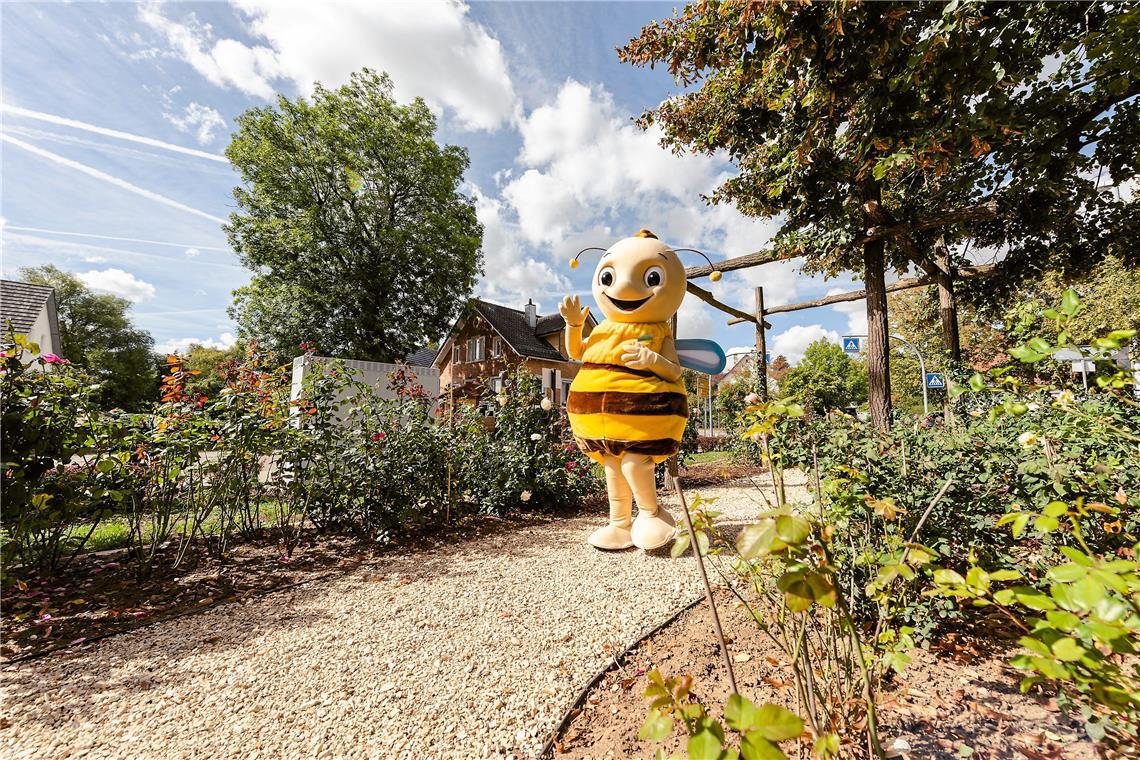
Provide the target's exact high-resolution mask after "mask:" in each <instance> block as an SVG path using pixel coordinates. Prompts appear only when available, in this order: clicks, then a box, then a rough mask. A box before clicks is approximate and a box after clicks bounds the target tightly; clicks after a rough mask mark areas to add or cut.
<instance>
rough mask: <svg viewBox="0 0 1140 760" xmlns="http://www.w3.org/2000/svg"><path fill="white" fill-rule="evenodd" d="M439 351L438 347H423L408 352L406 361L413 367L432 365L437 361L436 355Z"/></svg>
mask: <svg viewBox="0 0 1140 760" xmlns="http://www.w3.org/2000/svg"><path fill="white" fill-rule="evenodd" d="M438 353H439V349H438V348H431V347H430V346H429V347H427V348H421V349H419V350H416V351H413V352H411V353H410V354H408V355H407V356H406V357H405V358H404V361H406V362H407V363H408V364H410V365H412V366H413V367H430V366H431V363H432V362H434V361H435V355H436V354H438Z"/></svg>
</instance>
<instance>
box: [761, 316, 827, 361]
mask: <svg viewBox="0 0 1140 760" xmlns="http://www.w3.org/2000/svg"><path fill="white" fill-rule="evenodd" d="M820 338H824V339H826V340H829V341H831V342H833V343H838V342H839V334H838V333H836V332H835V331H834V330H826V329H824V327H823V325H796V326H794V327H789V328H788V329H787V330H785V331H784V332H782V333H780V334H779V335H777V336H775V337H774V338H772V348H771V349H770V353H771V354H772V356H779V355H781V354H783V356H784V358H786V359H787V360H788V363H789V364H796V363H797V362H799V360H800V359H802V358H803V356H804V351H806V350H807V347H808V346H810V345H811V344H812V343H815V342H816V341H817V340H819V339H820Z"/></svg>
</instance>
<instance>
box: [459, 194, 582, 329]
mask: <svg viewBox="0 0 1140 760" xmlns="http://www.w3.org/2000/svg"><path fill="white" fill-rule="evenodd" d="M472 194H473V195H474V196H475V214H476V216H477V217H478V218H479V222H480V223H481V224H482V225H483V270H484V272H485V275H484V277H483V280H482V282H480V284H479V295H480V296H482V297H484V298H488V299H490V300H493V301H496V302H498V303H502V304H505V305H508V306H512V307H514V308H518V307H520V306H521V305H522V304H524V303H526V301H527V299H529V298H533V299H534V301H535V303H536V304H538V305H539V312H540V313H553V311H554V310H555V308H556V304H557V302H558V301H559V300H560V298H561V296H562V295H563V294H565V293H566V292H567V291H568V290H569V289H570V283H569V281H568V280H567V279H566V278H565V277H563V276H562V275H560V274H558V273H556V272H555V271H554V269H553V268H552V267H551V266H550V264H549V263H547V262H545V261H539V260H537V259H535V258H533V257H531V256H527V255H526V254H525V253H524V251H523V245H522V242H521V241H520V240H519V233H518V226H517V225H515V224H513V223H511V222H510V221H508V220H506V219H505V218H504V217H503V203H502V201H500V200H498V199H496V198H492V197H490V196H486V195H483V194H481V193H480V192H479V190H478V188H474V191H473V193H472Z"/></svg>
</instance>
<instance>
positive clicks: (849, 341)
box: [840, 335, 946, 417]
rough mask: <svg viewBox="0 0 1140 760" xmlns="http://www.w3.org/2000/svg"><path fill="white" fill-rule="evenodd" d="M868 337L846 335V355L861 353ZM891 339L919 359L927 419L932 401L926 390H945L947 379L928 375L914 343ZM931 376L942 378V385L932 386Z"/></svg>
mask: <svg viewBox="0 0 1140 760" xmlns="http://www.w3.org/2000/svg"><path fill="white" fill-rule="evenodd" d="M866 337H867V336H866V335H844V336H843V338H842V339H841V340H840V342H841V343H842V345H843V351H844V353H848V354H857V353H859V352H860V351H861V350H862V347H863V340H864V339H865V338H866ZM889 337H891V338H894V339H895V340H897V341H901V342H902V343H904V344H906V345H907V346H908V347H909V348H910V350H911V351H914V355H915V356H917V357H918V372H919V375H921V376H922V416H923V417H925V416H927V415H929V414H930V400H929V399H928V398H927V394H926V389H927V388H928V387H929V388H945V387H946V378H945V376H944V375H943V374H942V373H941V372H930V373H927V371H926V362H925V361H924V360H923V358H922V354H921V353H920V352H919V350H918V348H917V347H915V345H914V344H913V343H911V342H910V341H909V340H907V339H906V338H904V337H903V336H901V335H891V336H889ZM931 376H937V377H938V378H940V379H941V382H942V385H938V386H936V385H930V378H931Z"/></svg>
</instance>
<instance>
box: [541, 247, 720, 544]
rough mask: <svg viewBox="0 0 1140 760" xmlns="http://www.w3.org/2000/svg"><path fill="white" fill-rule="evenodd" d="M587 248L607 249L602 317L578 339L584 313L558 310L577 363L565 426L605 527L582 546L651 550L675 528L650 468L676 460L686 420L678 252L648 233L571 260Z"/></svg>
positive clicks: (598, 289) (572, 303) (601, 268)
mask: <svg viewBox="0 0 1140 760" xmlns="http://www.w3.org/2000/svg"><path fill="white" fill-rule="evenodd" d="M589 250H598V251H603V250H604V252H603V254H602V257H601V260H600V261H599V262H598V266H597V269H596V270H595V272H594V278H593V283H592V286H591V290H592V292H593V295H594V301H595V302H596V303H597V305H598V308H600V309H601V310H602V313H603V314H604V315H605V317H606V318H605V319H604V320H603V321H601V322H600V323H598V325H597V326H596V327H595V328H594V329H593V330H592V331H591V332H590V334H589V335H588V336H587V337H586V338H583V337H582V326H583V325H584V324H585V322H586V318H587V317H588V316H589V313H590V307H589V306H586V307H583V306H582V305H581V303H580V302H579V300H578V297H577V296H574V297H573V298H571V297H567V298H565V299H563V301H562V304H561V306H560V307H559V309H558V310H559V312H560V313H561V314H562V317H563V319H565V320H566V345H567V350H568V352H569V354H570V357H571V358H572V359H576V360H580V361H581V362H582V366H581V368H580V369H579V370H578V374H577V375H576V376H575V378H574V381H573V383H572V384H571V386H570V394H569V396H568V398H567V403H566V411H567V413H568V415H569V417H570V427H571V429H572V430H573V432H574V437H575V439H576V441H577V443H578V446H579V447H580V448H581V449H582V451H584V452H585V453H586V454H587V455H588V456H589V457H590V458H591V459H593V460H594V461H596V462H598V463H600V464H601V465H602V466H603V467H605V471H606V490H607V492H608V495H609V502H610V519H609V523H608V524H607V525H605V526H604V527H601V528H598V529H597V530H596V531H594V532H593V533H592V534H591V535H590V537H589V539H588V540H589V542H590V544H591V545H593V546H595V547H597V548H599V549H615V550H616V549H628V548H629V547H631V546H636V547H638V548H640V549H646V550H652V549H657V548H659V547H662V546H665V545H666V544H668V543H669V542H670V541H671V540H672V539H673V534H674V532H675V530H676V524H675V522H674V521H673V517H672V516H671V515H670V514H669V513H668V512H667V511H666V510H664V509H661V508H660V507H659V506H658V504H657V488H656V484H655V482H654V477H653V475H654V473H653V470H654V464H655V463H657V462H663V461H665V460H666V459H668V458H669V457H671V456H673V455H674V454H676V453H677V450H678V448H679V447H680V443H681V436H682V434H683V433H684V431H685V422H686V420H687V418H688V416H689V409H688V396H687V394H686V392H685V384H684V382H683V380H682V379H681V362H680V360H679V358H678V353H677V345H676V342H675V341H674V339H673V332H672V326H671V324H670V320H671V318H672V317H673V315H674V314H676V313H677V309H679V308H680V306H681V301H682V300H683V299H684V297H685V284H686V282H685V267H684V265H683V264H682V263H681V260H680V259H679V258H678V257H677V249H674V248H671V247H669V246H667V245H665V244H664V243H662V242H661V241H660V240H658V239H657V236H656V235H654V234H653V233H652V232H650V231H648V230H641V231H640V232H638V233H637V234H636V235H635V236H633V237H630V238H626V239H624V240H620V241H618V242H617V243H615V244H614V245H612V246H611V247H610V248H609V249H601V248H587V249H585V250H583V251H580V252H579V253H578V256H581V254H582V253H585V251H589ZM681 250H693V249H681ZM695 252H696V253H700V252H699V251H695ZM702 255H703V254H702ZM578 256H575V257H574V259H573V260H572V261H571V262H570V266H571V267H576V266H577V265H578ZM706 258H707V257H706ZM719 275H720V273H719V272H714V273H713V277H712V279H714V280H717V279H719ZM694 342H695V341H694ZM686 343H690V341H686ZM706 343H707V342H706ZM716 350H717V351H719V348H717V349H716ZM721 357H722V358H723V353H722V354H721ZM722 366H723V361H722ZM635 499H636V500H637V519H636V520H634V519H632V517H633V502H634V500H635Z"/></svg>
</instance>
